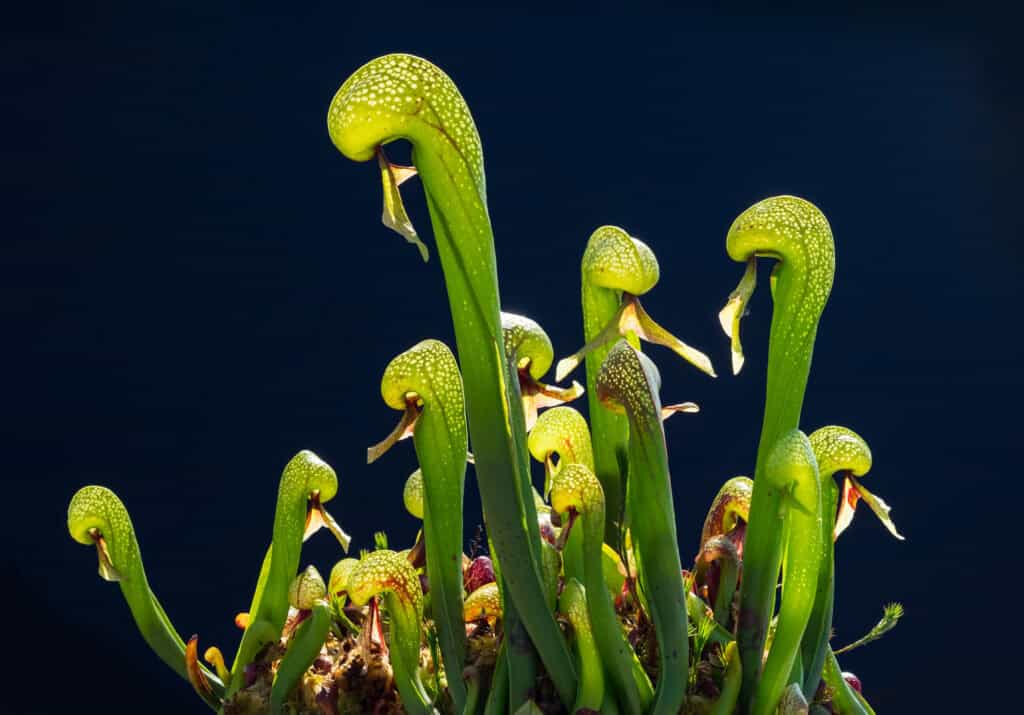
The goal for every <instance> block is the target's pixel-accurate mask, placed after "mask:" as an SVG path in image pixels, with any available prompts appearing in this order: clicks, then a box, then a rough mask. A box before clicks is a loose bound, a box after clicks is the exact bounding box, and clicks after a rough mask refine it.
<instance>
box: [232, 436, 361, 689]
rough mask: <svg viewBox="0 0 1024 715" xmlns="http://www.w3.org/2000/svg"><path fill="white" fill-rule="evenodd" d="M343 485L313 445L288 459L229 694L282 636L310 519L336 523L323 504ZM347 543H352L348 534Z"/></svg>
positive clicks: (237, 654)
mask: <svg viewBox="0 0 1024 715" xmlns="http://www.w3.org/2000/svg"><path fill="white" fill-rule="evenodd" d="M337 491H338V477H337V475H336V474H335V473H334V470H333V469H331V467H330V465H328V464H327V463H326V462H324V461H323V460H321V459H320V458H319V457H318V456H316V455H315V454H313V453H312V452H310V451H309V450H305V449H304V450H302V451H301V452H299V453H298V454H296V455H295V456H294V457H292V459H291V461H289V462H288V464H287V465H285V468H284V472H283V473H282V475H281V483H280V486H279V487H278V492H277V508H276V510H275V511H274V535H273V541H272V542H271V545H270V549H269V550H268V551H267V555H266V557H265V558H264V560H263V567H262V568H261V569H260V576H259V580H258V581H257V584H256V592H255V594H254V595H253V599H252V605H251V606H250V608H249V625H248V626H247V627H246V629H245V633H244V634H243V635H242V642H241V643H240V644H239V646H238V652H237V653H236V655H235V662H234V664H233V665H232V667H231V686H230V688H229V692H228V695H231V694H232V693H234V692H235V691H237V690H238V688H240V687H241V686H242V683H243V681H244V680H245V679H244V678H243V677H241V672H242V671H243V670H244V669H245V666H246V665H248V664H249V663H250V662H252V659H253V658H254V657H255V656H256V654H257V653H258V652H259V651H260V649H262V648H263V646H265V645H266V644H267V643H270V642H271V641H274V640H276V639H277V638H279V637H280V635H281V628H282V627H283V626H284V622H285V619H286V618H287V617H288V588H289V586H290V585H291V583H292V579H293V578H294V577H295V573H296V571H297V570H298V568H299V556H300V554H301V551H302V542H303V538H304V536H305V535H306V533H307V525H308V524H309V522H310V521H311V520H312V519H313V518H314V515H317V516H316V517H315V518H317V519H326V520H327V522H328V523H333V520H332V519H330V516H329V515H327V514H326V511H324V510H323V507H322V505H323V504H324V503H326V502H328V501H330V500H331V499H333V498H334V495H335V494H337ZM332 531H335V529H332ZM335 533H336V534H337V532H335ZM342 545H343V546H345V547H347V545H348V544H347V538H346V540H344V541H342Z"/></svg>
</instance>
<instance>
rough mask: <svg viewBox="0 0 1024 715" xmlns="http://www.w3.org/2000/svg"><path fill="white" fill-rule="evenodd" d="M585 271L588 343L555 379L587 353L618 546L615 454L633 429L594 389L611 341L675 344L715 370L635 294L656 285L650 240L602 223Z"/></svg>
mask: <svg viewBox="0 0 1024 715" xmlns="http://www.w3.org/2000/svg"><path fill="white" fill-rule="evenodd" d="M581 273H582V302H583V337H584V340H585V341H586V344H585V345H584V346H583V347H582V348H581V349H580V350H578V351H577V352H576V353H575V354H573V355H571V356H569V357H567V358H564V359H563V360H561V361H559V363H558V366H557V367H556V370H555V379H556V380H561V379H562V378H563V377H565V376H566V375H568V374H569V373H570V372H571V371H572V370H574V369H575V368H576V366H577V365H578V364H579V363H580V361H581V360H582V359H583V358H584V357H586V363H587V392H588V401H589V405H590V425H591V428H592V431H593V434H594V443H595V448H594V458H595V462H596V465H597V469H596V474H597V478H598V479H600V480H601V487H602V488H603V489H604V494H605V499H606V500H607V510H606V513H605V520H606V523H605V539H606V540H607V541H608V542H609V543H613V544H614V543H618V528H619V525H620V524H621V522H622V520H623V518H624V512H623V509H624V504H625V501H624V499H625V489H626V487H625V484H624V483H623V479H624V475H622V474H621V473H620V470H619V462H618V456H617V454H618V453H619V452H625V451H626V443H627V440H628V432H629V429H628V421H627V419H626V418H625V417H624V416H622V415H618V414H615V413H612V412H609V411H607V410H603V409H601V408H600V400H599V399H598V396H597V393H596V390H595V387H596V383H597V376H598V373H599V372H600V370H601V365H602V364H603V363H604V361H605V358H606V357H607V356H608V351H609V350H610V349H611V344H612V343H613V342H614V341H615V340H617V339H618V338H619V337H620V336H622V337H626V338H627V339H628V340H629V341H630V343H631V344H632V345H633V347H635V348H637V349H639V347H640V343H639V340H640V339H643V340H648V341H650V342H654V343H658V344H660V345H665V346H667V347H669V348H671V349H672V350H674V351H675V352H676V353H677V354H678V355H680V356H681V357H682V358H683V359H685V360H687V361H688V362H690V363H692V364H693V365H695V366H696V367H698V368H699V369H701V370H703V371H704V372H706V373H708V374H709V375H711V376H712V377H713V376H714V374H715V372H714V369H713V368H712V366H711V361H710V360H709V359H708V357H707V356H706V355H704V353H702V352H700V351H699V350H695V349H694V348H692V347H690V346H689V345H687V344H686V343H684V342H683V341H681V340H679V339H678V338H677V337H675V336H674V335H672V334H671V333H670V332H668V331H667V330H665V329H664V328H663V327H661V326H660V325H658V324H657V323H656V322H655V321H654V320H653V319H652V318H651V317H650V316H649V315H648V314H647V312H646V311H645V310H644V309H643V306H642V305H641V304H640V301H639V299H638V298H637V296H641V295H644V294H645V293H647V292H648V291H650V290H651V289H652V288H653V287H654V286H655V285H657V283H658V278H659V276H660V268H659V267H658V259H657V258H656V257H655V256H654V252H653V251H652V250H651V249H650V247H648V246H647V244H646V243H644V242H643V241H640V240H638V239H636V238H633V237H632V236H630V235H629V234H628V233H626V232H625V231H624V230H623V229H621V228H619V227H618V226H601V227H600V228H598V229H597V230H596V231H594V232H593V233H592V234H591V236H590V240H589V241H588V242H587V248H586V250H585V251H584V253H583V261H582V264H581Z"/></svg>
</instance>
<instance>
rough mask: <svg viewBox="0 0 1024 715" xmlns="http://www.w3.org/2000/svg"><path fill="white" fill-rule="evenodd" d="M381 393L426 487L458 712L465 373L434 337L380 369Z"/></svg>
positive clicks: (431, 559) (462, 645) (441, 635)
mask: <svg viewBox="0 0 1024 715" xmlns="http://www.w3.org/2000/svg"><path fill="white" fill-rule="evenodd" d="M381 395H382V396H383V398H384V402H385V403H387V405H388V406H389V407H392V408H394V409H396V410H403V411H404V412H405V415H408V416H404V417H403V419H402V421H401V423H400V424H404V423H406V422H411V423H412V435H413V444H414V445H415V447H416V457H417V459H418V460H419V464H420V475H421V480H420V481H421V484H422V492H423V493H422V496H423V502H422V504H421V505H420V506H421V509H422V511H421V514H422V517H423V529H424V545H425V547H426V552H427V577H428V578H429V579H430V591H431V594H430V608H431V612H432V614H433V616H434V622H435V624H436V625H437V630H438V639H439V641H440V645H441V654H442V656H443V659H444V663H445V669H446V671H447V674H448V691H449V692H450V693H451V696H452V700H453V702H454V703H455V707H456V709H457V710H462V708H463V706H464V704H465V700H466V688H465V685H464V683H463V682H462V668H463V666H464V665H465V660H466V630H465V628H464V627H463V621H462V505H463V494H464V491H465V475H466V452H467V450H468V440H467V437H466V411H465V398H464V396H463V390H462V377H461V375H460V374H459V367H458V365H457V364H456V362H455V356H454V355H452V353H451V351H450V350H449V349H448V347H447V346H446V345H445V344H444V343H442V342H440V341H438V340H424V341H422V342H420V343H417V344H416V345H414V346H413V347H412V348H410V349H409V350H406V351H405V352H403V353H402V354H401V355H399V356H398V357H396V358H395V359H394V360H392V361H391V362H390V363H389V364H388V366H387V368H385V370H384V377H383V379H382V380H381ZM407 491H408V483H407ZM407 496H410V497H412V496H414V494H409V495H407ZM407 504H408V500H407ZM413 506H415V505H413Z"/></svg>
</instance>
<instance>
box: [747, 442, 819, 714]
mask: <svg viewBox="0 0 1024 715" xmlns="http://www.w3.org/2000/svg"><path fill="white" fill-rule="evenodd" d="M761 484H762V486H761V487H760V488H761V489H764V488H765V487H767V488H768V489H770V490H771V491H772V493H774V494H777V495H779V497H778V500H777V502H776V507H777V508H776V520H779V519H780V518H781V524H778V521H777V527H778V526H781V529H780V530H781V531H782V534H783V543H784V548H785V561H784V563H783V569H782V573H783V580H782V598H781V600H780V604H779V618H778V623H777V624H776V627H775V637H774V639H773V640H772V646H771V650H770V651H769V653H768V660H767V661H766V662H765V665H764V672H763V673H762V675H761V679H760V681H759V682H758V684H757V689H756V691H755V692H754V702H753V712H754V713H755V715H769V714H770V713H774V712H775V709H776V708H777V707H778V705H779V699H780V698H781V697H782V692H783V690H785V688H786V685H787V679H788V678H789V675H790V673H791V672H792V671H793V667H794V664H795V663H797V662H798V661H797V659H798V658H799V655H800V643H801V640H802V639H803V636H804V631H805V630H806V628H807V621H808V619H809V618H810V615H811V608H812V607H813V606H814V599H815V595H816V590H817V585H818V572H819V570H820V568H821V564H822V561H823V559H822V555H823V552H824V548H825V543H824V542H823V541H822V528H821V522H822V512H823V506H822V494H821V480H820V478H819V476H818V466H817V463H816V462H815V460H814V452H813V450H812V449H811V444H810V442H809V441H808V439H807V437H806V436H805V435H804V434H803V432H800V431H799V430H792V431H790V432H787V433H786V434H784V435H782V437H780V438H779V440H778V442H777V443H776V445H775V449H773V450H772V452H771V453H770V454H769V456H768V462H767V464H766V465H765V470H764V474H763V476H762V477H761ZM757 490H758V482H757V481H755V482H754V493H755V494H756V493H757ZM812 695H813V694H812Z"/></svg>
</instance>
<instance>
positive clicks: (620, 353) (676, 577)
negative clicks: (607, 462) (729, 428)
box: [597, 340, 689, 715]
mask: <svg viewBox="0 0 1024 715" xmlns="http://www.w3.org/2000/svg"><path fill="white" fill-rule="evenodd" d="M660 387H661V377H660V375H659V374H658V369H657V368H656V367H655V366H654V363H652V362H651V361H650V359H649V358H647V356H645V355H644V354H642V353H641V352H640V351H638V350H636V349H635V348H633V347H632V346H630V345H629V343H627V342H626V341H625V340H620V341H619V342H617V343H616V344H615V345H614V346H613V347H612V349H611V350H610V351H608V357H607V359H606V360H605V363H604V365H603V366H602V367H601V372H600V373H599V374H598V376H597V394H598V397H599V398H600V399H601V402H602V404H603V405H604V406H605V408H609V409H615V410H622V411H624V412H625V414H626V416H627V417H628V419H629V442H628V445H629V446H628V456H629V477H628V492H627V495H626V499H627V503H628V504H627V512H628V514H629V519H630V521H629V528H630V531H631V534H632V537H633V547H634V550H635V552H636V556H637V571H638V575H639V578H640V586H641V588H642V590H643V592H644V593H645V594H646V601H647V604H648V605H649V607H650V611H651V620H652V621H653V622H654V628H655V631H656V633H657V638H658V656H659V664H660V669H659V672H660V674H661V676H660V677H659V679H658V686H657V689H656V691H655V693H654V702H653V704H652V706H651V712H652V713H671V714H672V715H675V714H676V713H677V712H678V711H679V708H680V707H681V706H682V703H683V700H684V699H685V697H686V683H687V669H688V667H689V663H688V647H689V646H688V642H687V632H686V596H685V591H684V588H683V580H682V578H680V573H681V571H682V566H681V565H680V561H679V547H678V545H677V544H678V539H677V537H676V522H675V508H674V505H673V500H672V482H671V478H670V476H669V470H668V453H667V451H666V448H665V432H664V430H663V428H662V424H661V400H660V399H659V397H658V390H659V389H660Z"/></svg>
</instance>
